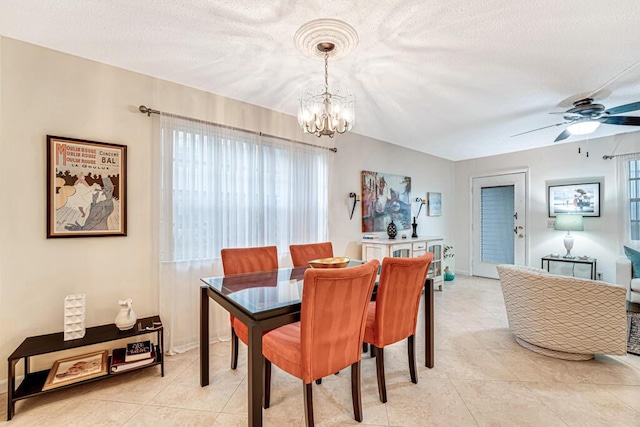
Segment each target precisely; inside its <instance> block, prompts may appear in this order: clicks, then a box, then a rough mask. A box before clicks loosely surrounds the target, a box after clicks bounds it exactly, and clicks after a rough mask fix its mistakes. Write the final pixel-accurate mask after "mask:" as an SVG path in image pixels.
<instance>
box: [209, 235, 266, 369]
mask: <svg viewBox="0 0 640 427" xmlns="http://www.w3.org/2000/svg"><path fill="white" fill-rule="evenodd" d="M220 256H221V257H222V270H223V271H224V275H225V276H231V275H234V274H243V273H255V272H257V271H270V270H277V269H278V248H277V247H275V246H262V247H255V248H234V249H222V250H221V251H220ZM229 318H230V320H231V369H236V368H237V367H238V338H240V340H242V342H243V343H245V344H247V341H248V340H249V330H248V329H247V325H245V324H244V323H242V322H241V321H240V320H238V319H236V318H235V317H234V316H233V315H232V314H229Z"/></svg>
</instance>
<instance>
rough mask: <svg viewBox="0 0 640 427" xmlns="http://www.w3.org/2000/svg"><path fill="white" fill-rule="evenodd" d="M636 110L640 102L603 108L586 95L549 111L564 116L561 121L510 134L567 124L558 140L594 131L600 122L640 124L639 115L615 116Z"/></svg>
mask: <svg viewBox="0 0 640 427" xmlns="http://www.w3.org/2000/svg"><path fill="white" fill-rule="evenodd" d="M636 110H640V102H633V103H631V104H625V105H619V106H617V107H613V108H609V109H605V106H604V105H602V104H596V103H594V102H593V98H589V97H586V98H582V99H578V100H577V101H575V102H574V103H573V107H572V108H570V109H568V110H567V111H565V112H553V113H550V114H561V115H562V117H563V118H564V121H563V122H562V123H556V124H553V125H549V126H544V127H541V128H538V129H533V130H529V131H526V132H522V133H519V134H516V135H511V136H518V135H524V134H525V133H530V132H535V131H538V130H541V129H547V128H550V127H555V126H562V125H568V126H567V128H566V129H565V130H564V131H562V133H561V134H560V135H558V137H557V138H556V139H555V141H554V142H558V141H562V140H563V139H567V138H568V137H570V136H571V135H584V134H588V133H591V132H593V131H595V130H596V129H597V128H598V126H600V124H601V123H604V124H607V125H624V126H640V117H634V116H617V114H621V113H628V112H630V111H636Z"/></svg>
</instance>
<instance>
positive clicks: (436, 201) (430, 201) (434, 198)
mask: <svg viewBox="0 0 640 427" xmlns="http://www.w3.org/2000/svg"><path fill="white" fill-rule="evenodd" d="M427 215H428V216H440V215H442V193H434V192H429V193H427Z"/></svg>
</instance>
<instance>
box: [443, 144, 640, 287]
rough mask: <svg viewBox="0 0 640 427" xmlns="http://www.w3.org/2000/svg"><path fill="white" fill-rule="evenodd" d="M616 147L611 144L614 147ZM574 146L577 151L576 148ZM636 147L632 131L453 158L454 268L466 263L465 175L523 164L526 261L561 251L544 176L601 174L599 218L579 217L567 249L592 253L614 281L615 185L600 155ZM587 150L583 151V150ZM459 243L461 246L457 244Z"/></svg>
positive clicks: (609, 163) (464, 269)
mask: <svg viewBox="0 0 640 427" xmlns="http://www.w3.org/2000/svg"><path fill="white" fill-rule="evenodd" d="M616 147H617V149H616ZM578 148H580V149H581V153H578ZM614 149H616V151H615V152H616V153H629V152H636V151H640V136H639V134H638V133H628V134H622V135H617V136H613V137H606V138H601V139H597V140H592V141H582V142H568V143H560V144H554V145H552V146H549V147H546V148H539V149H535V150H527V151H521V152H518V153H511V154H505V155H500V156H491V157H486V158H481V159H475V160H468V161H462V162H456V164H455V183H456V185H455V189H454V192H455V194H456V202H455V203H456V209H455V212H456V214H455V218H454V220H453V221H454V224H456V226H455V233H454V235H455V242H456V245H457V246H458V248H459V250H458V251H456V269H457V271H458V272H460V273H469V272H470V269H471V221H472V215H471V189H470V185H471V179H472V178H473V177H479V176H488V175H493V174H497V173H500V172H503V171H507V170H513V169H527V170H528V173H529V175H528V176H529V197H528V200H527V204H528V210H527V215H528V218H527V221H528V230H527V231H528V237H529V241H528V257H527V258H528V259H527V261H528V265H531V266H534V267H540V258H541V257H542V256H544V255H547V254H549V253H559V254H564V253H565V250H564V243H563V240H564V235H565V234H566V233H564V232H560V231H554V230H553V229H550V228H548V227H547V221H548V220H549V219H550V218H549V217H548V214H547V202H546V182H547V181H552V180H564V179H572V178H576V179H580V178H586V177H603V179H604V186H603V188H601V193H602V194H601V212H600V215H601V216H600V217H599V218H585V231H583V232H574V233H572V235H573V237H574V247H573V250H572V254H574V255H589V256H591V257H594V258H597V259H598V261H597V269H598V271H601V272H602V273H603V274H604V276H603V278H604V280H605V281H609V282H615V260H616V257H617V256H618V255H619V254H620V253H621V249H622V243H621V240H620V230H619V222H620V215H619V213H618V205H617V203H618V197H617V193H618V192H617V185H616V161H615V160H603V158H602V156H603V155H604V154H611V153H612V152H613V151H614ZM586 152H588V153H589V157H587V156H586ZM460 248H461V249H460Z"/></svg>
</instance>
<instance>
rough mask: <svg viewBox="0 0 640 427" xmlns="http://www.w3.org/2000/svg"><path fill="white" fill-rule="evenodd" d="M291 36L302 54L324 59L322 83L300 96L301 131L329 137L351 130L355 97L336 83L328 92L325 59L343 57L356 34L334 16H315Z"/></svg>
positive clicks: (326, 63)
mask: <svg viewBox="0 0 640 427" xmlns="http://www.w3.org/2000/svg"><path fill="white" fill-rule="evenodd" d="M293 39H294V42H295V44H296V47H297V48H298V50H299V51H300V52H302V54H303V55H305V56H307V57H308V58H312V59H321V60H324V85H320V86H317V87H314V88H312V89H307V90H305V91H304V92H303V93H302V96H301V97H300V108H299V110H298V123H299V124H300V127H301V128H302V130H303V131H304V132H305V133H311V134H314V135H315V136H317V137H321V136H323V135H326V136H329V137H330V138H333V136H334V135H335V133H336V132H337V133H340V134H342V133H345V132H347V131H349V130H351V128H352V127H353V123H354V122H355V99H354V97H353V94H352V93H350V92H347V91H345V90H343V89H340V88H339V87H337V86H334V87H333V88H332V91H331V92H329V58H331V59H332V60H337V59H340V58H343V57H345V56H346V55H347V54H349V53H350V52H351V51H352V50H353V49H355V47H356V46H357V45H358V41H359V40H358V33H356V30H355V29H354V28H353V27H352V26H351V25H349V24H347V23H345V22H342V21H339V20H337V19H316V20H314V21H311V22H307V23H306V24H304V25H303V26H302V27H300V28H299V29H298V31H296V34H295V35H294V37H293Z"/></svg>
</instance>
